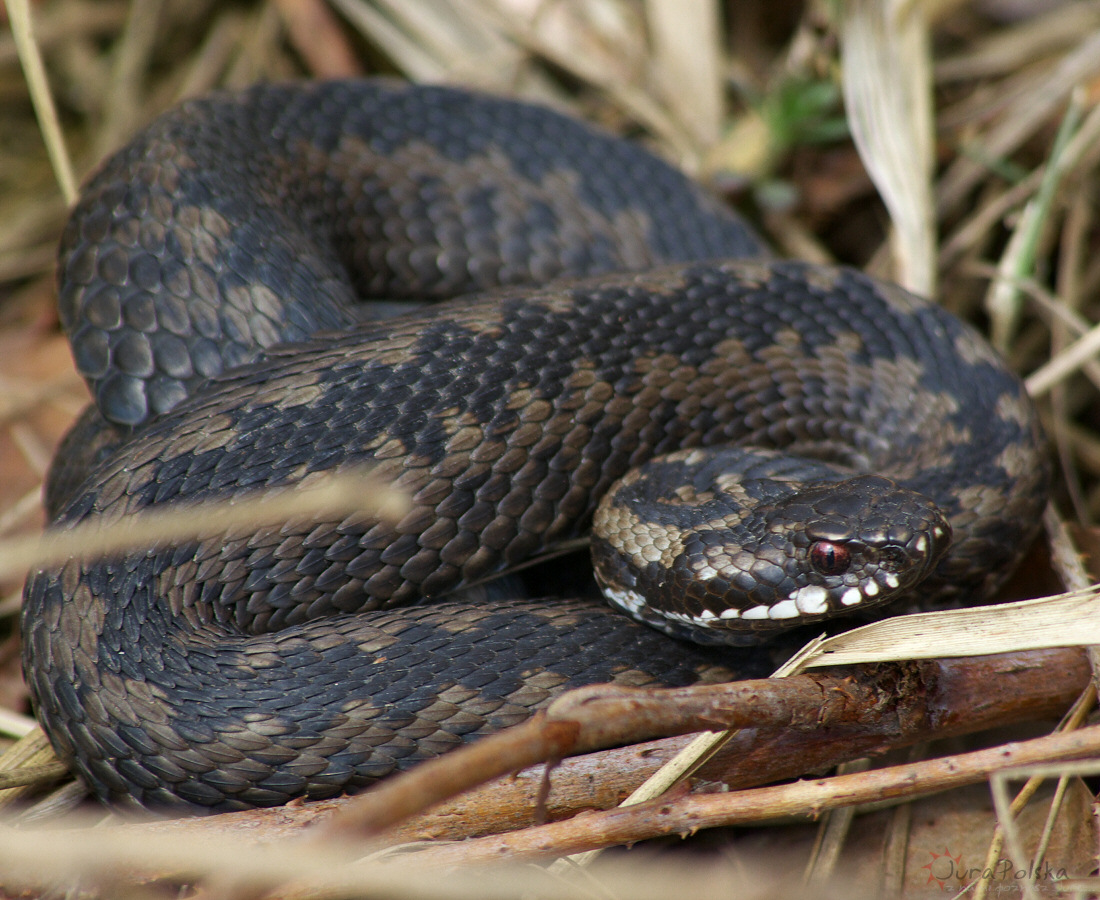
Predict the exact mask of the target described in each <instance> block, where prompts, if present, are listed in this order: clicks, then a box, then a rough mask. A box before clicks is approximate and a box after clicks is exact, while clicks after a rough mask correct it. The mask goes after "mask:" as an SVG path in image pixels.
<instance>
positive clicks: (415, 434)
mask: <svg viewBox="0 0 1100 900" xmlns="http://www.w3.org/2000/svg"><path fill="white" fill-rule="evenodd" d="M58 272H59V298H60V300H59V304H60V318H61V322H62V324H63V326H64V328H65V330H66V332H67V334H68V336H69V339H70V342H71V345H72V351H73V357H74V360H75V363H76V366H77V368H78V370H79V371H80V372H81V374H82V375H83V376H84V377H85V378H86V380H87V382H88V384H89V387H90V390H91V392H92V394H93V396H94V398H95V406H94V408H93V410H92V411H91V412H90V413H88V414H87V415H86V416H85V417H84V418H83V419H82V421H81V423H80V424H79V425H78V427H77V429H76V430H75V431H74V432H73V434H72V435H71V436H70V437H69V438H68V439H67V440H66V441H65V444H64V452H63V453H62V454H61V458H60V459H59V461H58V462H57V463H55V467H54V469H55V474H54V476H53V477H52V478H51V484H50V486H49V488H48V492H47V494H48V498H49V499H50V503H51V506H52V507H53V512H52V516H53V522H52V525H51V528H52V529H54V530H58V531H65V530H68V529H72V528H74V527H76V526H78V525H80V524H82V523H85V522H87V521H90V520H95V521H98V522H101V523H105V524H110V523H113V522H118V521H121V520H123V519H125V518H126V517H128V516H131V515H132V514H134V513H137V512H140V511H145V510H151V509H157V508H162V507H163V508H170V507H171V506H172V505H173V504H177V503H185V504H191V505H193V504H196V503H201V502H203V501H207V500H227V499H232V498H237V497H242V496H245V495H249V494H250V493H251V492H255V491H258V490H261V489H281V488H286V487H288V486H291V485H298V484H310V483H313V482H314V481H316V480H317V479H318V478H323V477H324V476H325V475H326V473H332V472H346V471H350V470H352V469H355V468H356V467H361V466H363V465H370V466H373V467H374V468H373V470H372V471H373V472H375V473H376V474H378V475H379V476H380V477H384V478H386V479H387V480H389V481H392V483H393V484H394V485H395V486H396V487H397V488H398V489H400V490H402V491H403V492H404V493H405V495H406V496H407V497H408V498H409V506H408V510H407V511H406V512H405V513H404V514H403V515H402V516H400V518H399V520H397V521H388V520H383V519H381V518H380V517H379V516H378V515H377V514H376V513H374V512H372V511H371V507H370V504H369V502H368V501H369V499H370V498H369V497H365V498H364V503H363V508H362V510H361V511H357V512H355V513H354V514H351V515H340V516H330V517H328V518H326V517H324V516H316V517H312V518H309V519H308V520H306V521H290V522H287V523H284V524H282V525H277V526H267V527H257V528H256V529H254V530H253V529H250V530H248V531H241V530H240V529H235V530H233V529H231V530H229V531H228V532H227V533H224V534H221V535H219V536H217V537H212V538H203V539H195V540H188V541H183V542H179V543H174V544H169V543H160V544H158V543H155V542H150V544H149V546H145V547H137V548H135V549H133V550H129V551H125V552H121V551H116V552H113V553H111V554H108V555H105V556H102V557H95V558H72V559H69V560H68V561H66V562H64V563H62V564H57V565H52V566H45V567H42V568H40V569H37V570H35V571H33V572H32V573H31V574H30V575H29V577H28V580H27V583H26V588H25V594H24V606H23V613H22V621H21V625H22V636H23V648H24V650H23V653H24V657H23V665H24V672H25V677H26V681H27V684H28V687H29V691H30V694H31V699H32V702H33V705H34V709H35V712H36V714H37V716H38V719H39V721H40V722H41V724H42V726H43V728H44V729H45V732H46V734H47V735H48V737H49V739H50V741H51V743H52V745H53V747H54V749H55V750H56V752H57V754H58V756H59V757H60V759H61V760H63V761H64V762H65V763H66V764H67V765H68V766H69V768H70V769H71V770H72V771H73V772H74V773H75V774H76V775H78V776H79V778H80V779H81V780H82V781H83V782H85V783H86V784H87V786H88V787H89V788H90V789H91V791H92V792H93V794H94V795H95V796H97V797H98V798H100V799H102V800H103V801H106V802H109V803H114V804H119V805H122V806H138V807H148V808H159V809H165V808H168V809H178V810H191V811H196V810H232V809H242V808H250V807H257V806H271V805H277V804H281V803H285V802H287V801H288V800H290V799H293V798H297V797H304V798H322V797H329V796H333V795H335V794H339V793H341V792H347V791H354V790H357V789H359V788H362V787H364V786H366V785H369V784H371V783H373V782H374V781H376V780H377V779H379V778H383V777H385V776H387V775H390V774H392V773H394V772H397V771H401V770H404V769H407V768H408V767H409V766H412V765H414V764H415V763H417V762H418V761H420V760H423V759H429V758H432V757H435V756H438V755H439V754H441V753H444V752H446V751H447V750H449V749H451V748H453V747H456V746H459V745H462V744H464V743H466V742H468V741H470V740H473V739H475V738H477V737H479V736H480V735H483V734H487V733H490V732H493V731H496V730H499V729H501V728H503V727H506V726H508V725H510V724H514V723H517V722H520V721H523V720H525V719H526V718H528V717H529V716H531V715H532V713H533V712H534V711H535V710H537V709H540V708H542V707H544V706H545V705H546V704H547V703H549V702H550V701H551V700H552V698H553V697H555V696H557V695H558V694H559V693H561V692H562V691H564V690H567V689H569V688H571V687H575V686H578V685H582V684H590V683H598V682H611V683H616V684H623V685H636V686H651V685H662V684H664V685H682V684H692V683H697V682H707V681H722V680H729V679H732V678H736V677H744V673H745V672H746V671H748V670H751V669H752V667H753V666H754V665H756V666H759V664H758V663H755V662H753V660H755V659H757V657H758V655H759V651H760V648H761V647H766V646H767V644H768V642H769V641H772V640H774V639H776V638H777V637H779V636H782V635H784V634H787V633H789V630H790V629H791V628H794V627H797V626H821V627H824V626H825V625H828V624H830V623H831V622H832V621H833V617H841V618H840V619H838V621H841V622H843V621H844V618H843V617H845V616H847V617H848V619H849V620H850V619H851V618H852V617H853V616H854V617H855V618H857V619H858V618H859V617H863V618H864V619H867V618H874V617H875V616H882V615H889V614H892V613H893V612H894V611H896V610H899V609H900V610H905V609H908V608H909V607H910V606H911V605H920V604H933V605H937V604H938V605H951V604H956V605H957V604H960V603H971V602H981V601H983V600H985V599H988V598H989V596H990V594H991V592H992V591H993V590H994V589H995V588H996V587H997V585H998V584H1000V583H1001V582H1002V581H1003V579H1004V578H1005V577H1006V575H1007V574H1008V573H1009V572H1010V571H1011V570H1012V568H1013V567H1014V566H1015V565H1016V564H1017V562H1018V561H1019V559H1020V557H1021V554H1022V551H1023V550H1024V548H1026V546H1027V544H1028V541H1029V540H1030V539H1031V537H1032V536H1033V535H1034V533H1035V531H1036V527H1037V523H1038V521H1039V513H1040V511H1041V509H1042V507H1043V505H1044V503H1045V498H1046V494H1047V491H1048V484H1049V480H1050V472H1049V469H1048V463H1047V458H1046V449H1045V443H1044V439H1043V435H1042V432H1041V429H1040V426H1039V423H1038V418H1037V415H1036V412H1035V410H1034V408H1033V407H1032V405H1031V403H1030V401H1029V399H1028V397H1027V395H1026V393H1025V391H1024V388H1023V386H1022V385H1021V382H1020V381H1019V380H1018V379H1017V377H1016V376H1015V375H1013V374H1012V373H1011V372H1010V371H1009V370H1008V368H1007V367H1006V366H1005V364H1004V363H1003V362H1002V361H1001V359H1000V358H999V357H998V355H997V354H996V353H995V352H994V351H993V350H992V349H991V348H990V346H989V345H988V344H987V343H986V342H985V341H984V340H983V339H982V338H981V337H980V336H979V334H978V333H977V332H976V331H975V330H974V329H972V328H971V327H970V326H969V325H966V324H964V323H963V322H961V321H960V320H959V319H957V318H956V317H955V316H953V315H951V314H950V313H948V312H947V311H945V310H944V309H943V308H942V307H940V306H939V305H937V304H936V303H934V302H931V301H929V300H926V299H922V298H920V297H917V296H915V295H913V294H911V293H909V292H907V291H905V290H903V289H902V288H901V287H898V286H897V285H894V284H890V283H888V282H884V281H880V280H876V279H874V278H872V277H870V276H868V275H866V274H863V273H862V272H860V271H858V270H855V269H851V268H846V267H843V266H827V265H822V264H815V263H808V262H801V261H797V260H782V259H776V258H773V257H772V255H771V254H770V252H769V251H768V249H767V248H766V247H765V245H764V243H763V242H762V241H761V239H760V238H759V237H758V236H757V235H756V233H755V231H754V230H753V229H752V228H751V227H750V226H749V225H748V224H746V222H745V221H744V220H743V219H742V218H741V217H740V216H739V215H737V214H735V213H734V212H733V211H732V210H731V209H730V208H729V207H728V206H727V205H726V204H725V203H724V202H722V201H720V200H719V199H717V198H716V197H715V196H714V195H712V194H710V193H708V192H707V191H706V190H705V189H704V188H702V187H700V186H699V185H697V184H696V183H695V182H693V181H692V180H691V179H689V178H688V177H686V176H685V175H684V174H683V173H681V172H680V171H679V170H678V169H677V168H675V167H674V166H672V165H670V164H668V163H666V162H664V161H662V160H661V159H659V158H658V157H657V156H656V155H654V154H653V153H651V152H649V151H648V150H646V149H645V148H644V147H643V146H641V145H640V144H639V143H637V142H634V141H630V140H625V139H622V138H619V137H615V136H612V135H610V134H607V133H604V132H603V131H601V130H599V129H597V128H596V127H594V126H591V125H589V124H585V123H582V122H580V121H577V120H575V119H573V118H571V117H569V116H567V115H564V114H562V113H559V112H555V111H553V110H551V109H549V108H547V107H545V106H540V105H537V104H530V103H524V102H520V101H517V100H514V99H510V98H506V97H497V96H492V95H489V94H485V93H479V92H477V91H473V90H468V89H464V88H458V87H446V86H414V85H409V84H405V83H402V82H399V81H391V80H384V79H383V80H371V79H365V80H354V81H336V82H306V83H287V84H268V85H262V86H256V87H252V88H249V89H245V90H242V91H235V92H220V93H214V94H212V95H209V96H206V97H203V98H199V99H194V100H190V101H186V102H184V103H183V104H182V105H180V106H178V107H177V108H175V109H174V110H171V111H169V112H167V113H166V114H164V115H163V116H162V117H161V118H159V119H157V120H156V121H155V122H154V123H153V124H151V125H150V126H148V127H147V128H146V129H145V130H144V131H143V132H141V133H140V134H139V135H138V136H137V137H136V138H135V139H134V140H133V141H132V142H131V143H130V144H128V145H127V146H126V147H125V148H123V149H122V150H120V151H119V152H118V153H117V154H116V155H115V156H113V157H112V158H111V159H109V160H108V161H107V162H106V163H104V164H103V165H102V166H101V168H100V169H99V170H98V172H97V173H95V174H94V175H93V177H92V178H91V179H90V180H89V181H88V182H87V183H86V185H85V186H84V188H83V191H82V194H81V198H80V200H79V203H78V204H77V205H76V207H75V209H74V211H73V213H72V215H71V218H70V219H69V222H68V224H67V226H66V228H65V230H64V234H63V237H62V241H61V248H60V253H59V263H58ZM370 300H374V301H379V302H380V304H381V306H382V308H383V309H384V310H386V312H391V311H392V309H389V308H390V307H396V308H398V310H399V311H398V312H397V313H396V314H395V315H392V316H390V315H379V314H378V312H377V311H376V308H375V304H373V303H371V302H368V301H370ZM70 458H72V459H75V460H77V462H76V463H70V462H69V460H70ZM74 471H75V472H77V473H78V474H73V472H74ZM200 508H201V507H200ZM586 538H587V539H588V540H589V542H590V544H591V554H592V566H593V569H594V573H595V582H596V583H598V584H599V586H600V587H601V588H602V592H603V594H604V595H605V597H606V598H607V599H608V600H610V601H611V602H610V603H606V602H605V601H604V600H602V599H600V598H599V596H598V595H597V594H596V592H595V589H594V587H592V584H593V582H592V577H591V575H583V576H581V577H580V578H579V583H580V584H581V585H582V587H579V588H577V589H576V590H575V591H574V592H573V595H569V589H565V590H557V589H556V588H554V585H555V584H556V583H557V582H556V581H555V577H556V576H557V575H564V570H565V568H566V566H565V563H564V562H563V563H560V564H555V563H550V564H547V565H544V567H543V569H542V570H539V569H537V568H536V569H532V570H530V572H538V571H545V572H546V574H545V575H530V574H529V575H528V576H527V577H526V578H524V579H523V581H524V585H523V590H520V589H519V588H517V587H516V586H515V584H514V581H515V579H516V577H517V576H515V575H512V576H511V581H510V580H509V579H505V581H504V583H503V585H502V587H501V589H499V590H496V591H493V590H491V589H486V588H485V587H484V585H485V584H486V583H487V582H491V581H492V579H493V578H494V577H496V576H499V575H502V574H506V573H509V572H513V571H514V570H515V569H516V568H517V567H519V566H521V565H524V561H526V560H530V559H536V560H537V559H542V558H545V557H547V556H551V555H552V554H554V553H556V552H558V548H561V547H567V546H570V545H572V544H575V543H576V542H577V541H584V540H585V539H586ZM557 569H561V570H562V571H561V572H557V571H556V570H557ZM479 586H480V587H479ZM490 588H491V585H490ZM555 592H556V593H558V594H565V595H564V596H554V594H555ZM623 613H625V615H624V614H623ZM991 614H993V613H991Z"/></svg>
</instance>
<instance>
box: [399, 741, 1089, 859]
mask: <svg viewBox="0 0 1100 900" xmlns="http://www.w3.org/2000/svg"><path fill="white" fill-rule="evenodd" d="M1097 754H1100V725H1094V726H1091V727H1089V728H1083V729H1081V730H1080V731H1073V732H1066V733H1059V734H1054V735H1049V736H1047V737H1042V738H1036V739H1035V740H1031V741H1022V742H1019V743H1013V744H1005V745H1003V746H1000V747H993V748H990V749H988V750H978V751H975V752H973V753H962V754H959V755H957V756H948V757H944V758H942V759H932V760H924V761H921V762H917V763H910V764H908V765H901V766H892V767H890V768H886V769H875V770H871V771H869V772H860V773H858V774H854V775H838V776H837V777H835V778H825V779H818V780H814V781H796V782H793V783H791V784H784V785H779V786H776V787H763V788H754V789H752V790H747V791H738V792H735V793H729V794H693V795H688V796H684V797H678V798H675V799H668V798H659V799H657V800H652V801H650V802H648V803H643V804H640V805H638V806H627V807H620V808H617V809H612V810H607V811H605V812H593V813H590V814H588V815H585V816H576V817H574V818H572V819H568V820H566V821H563V822H554V823H552V824H549V825H542V826H538V827H535V828H528V829H524V830H522V831H514V832H511V833H509V834H503V835H493V836H491V837H482V838H472V839H471V840H468V841H462V842H459V843H445V844H434V845H431V846H426V847H425V849H423V850H420V851H418V852H416V855H415V858H416V860H417V861H419V862H422V863H425V864H428V865H441V866H458V865H475V864H484V863H490V862H492V863H497V862H502V861H513V862H514V861H518V860H536V859H552V858H555V857H560V856H566V855H569V854H573V853H580V852H583V851H586V850H596V849H600V848H603V847H611V846H616V845H620V844H631V843H634V842H636V841H642V840H647V839H649V838H655V837H665V836H668V835H674V834H679V835H689V834H693V833H694V832H696V831H698V830H700V829H702V828H717V827H720V826H726V825H745V824H749V823H752V822H761V821H766V820H769V819H775V818H780V817H783V816H791V815H802V816H805V815H813V816H816V815H819V814H820V813H822V812H824V811H826V810H829V809H836V808H838V807H842V806H852V805H854V804H858V803H870V802H875V801H882V800H890V799H898V798H903V797H914V796H919V795H922V794H930V793H935V792H938V791H944V790H949V789H951V788H956V787H962V786H963V785H967V784H973V783H975V782H978V781H982V780H984V779H986V778H988V777H989V776H990V775H991V774H993V773H994V772H1003V771H1005V770H1007V769H1012V768H1015V767H1017V766H1025V765H1032V764H1038V763H1052V762H1059V761H1065V760H1072V759H1083V758H1090V757H1095V756H1096V755H1097Z"/></svg>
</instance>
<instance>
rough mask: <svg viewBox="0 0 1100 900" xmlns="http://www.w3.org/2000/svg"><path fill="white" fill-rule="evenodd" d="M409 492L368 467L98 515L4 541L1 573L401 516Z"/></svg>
mask: <svg viewBox="0 0 1100 900" xmlns="http://www.w3.org/2000/svg"><path fill="white" fill-rule="evenodd" d="M408 506H409V501H408V497H407V496H406V495H405V494H404V493H403V492H400V491H397V490H395V489H393V488H392V487H390V485H389V482H388V481H385V480H380V479H378V478H376V477H374V476H373V475H371V474H370V472H369V471H368V472H360V473H355V472H344V473H340V474H332V475H326V476H325V477H324V478H320V479H314V480H313V481H312V483H310V484H309V485H306V484H304V483H303V485H302V486H299V487H295V488H290V489H282V490H272V491H267V492H263V493H260V494H257V495H254V496H251V497H238V498H235V499H233V500H227V501H220V502H219V501H207V502H203V503H200V504H187V503H178V504H172V505H170V506H165V507H160V508H157V509H151V510H147V511H142V512H139V513H135V514H132V515H128V516H126V517H125V518H124V519H122V520H121V521H119V522H114V523H111V524H108V525H104V524H102V523H100V522H98V521H96V520H91V521H88V522H85V523H81V524H80V525H77V526H75V527H73V528H70V529H65V530H56V531H51V532H48V533H46V534H45V535H42V536H41V537H30V538H20V539H14V540H9V541H3V542H0V577H7V576H12V575H19V574H20V573H22V572H25V571H26V570H27V569H32V568H37V567H40V566H46V565H56V564H59V563H62V562H64V561H65V560H67V559H69V558H71V557H84V558H87V557H91V556H103V555H106V554H110V553H118V552H121V551H124V550H128V549H131V548H134V547H148V546H151V545H154V544H163V543H172V542H180V541H190V540H196V539H197V538H200V537H207V536H212V535H219V534H225V533H226V532H227V531H232V530H234V529H241V528H255V527H256V526H258V525H262V524H273V523H282V522H287V521H292V520H296V519H297V520H301V519H308V518H312V517H316V516H322V515H329V516H348V515H357V514H358V515H363V516H367V517H371V518H380V519H387V520H391V521H396V520H399V519H400V518H401V516H403V515H404V514H405V513H406V512H407V511H408Z"/></svg>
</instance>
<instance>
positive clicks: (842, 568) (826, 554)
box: [810, 541, 852, 575]
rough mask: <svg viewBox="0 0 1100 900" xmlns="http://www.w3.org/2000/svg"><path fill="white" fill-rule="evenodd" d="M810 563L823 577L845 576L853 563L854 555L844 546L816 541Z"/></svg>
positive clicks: (811, 547)
mask: <svg viewBox="0 0 1100 900" xmlns="http://www.w3.org/2000/svg"><path fill="white" fill-rule="evenodd" d="M810 563H811V564H812V565H813V567H814V568H815V569H817V571H818V572H819V573H821V574H822V575H843V574H844V573H845V572H847V571H848V566H849V565H851V563H852V554H851V553H850V552H849V551H848V548H847V547H845V546H844V545H843V544H834V543H833V542H832V541H814V543H813V544H812V545H811V546H810Z"/></svg>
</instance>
